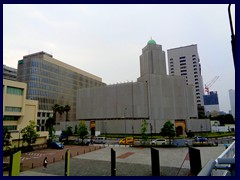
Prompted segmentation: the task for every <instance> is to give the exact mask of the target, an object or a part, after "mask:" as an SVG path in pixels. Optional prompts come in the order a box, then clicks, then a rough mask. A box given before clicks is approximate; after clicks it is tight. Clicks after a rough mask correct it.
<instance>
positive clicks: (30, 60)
mask: <svg viewBox="0 0 240 180" xmlns="http://www.w3.org/2000/svg"><path fill="white" fill-rule="evenodd" d="M17 80H18V81H20V82H25V83H27V86H28V91H27V98H28V99H33V100H38V102H39V111H38V112H39V113H38V120H39V121H38V123H40V125H41V129H44V127H45V122H46V119H47V118H48V116H52V115H51V113H52V107H53V106H54V104H58V105H60V106H66V105H69V106H70V108H71V109H70V111H69V112H68V120H69V121H75V120H76V91H77V89H79V88H83V87H95V86H102V85H104V83H103V82H102V79H101V78H100V77H97V76H95V75H93V74H90V73H88V72H85V71H83V70H81V69H78V68H76V67H73V66H70V65H68V64H66V63H63V62H61V61H59V60H57V59H54V58H53V56H52V55H50V54H48V53H46V52H38V53H34V54H30V55H26V56H24V57H23V59H22V60H19V61H18V73H17ZM57 115H58V116H57V118H56V121H57V125H59V124H60V122H61V121H65V120H66V116H65V114H62V115H59V114H57ZM56 128H57V130H59V128H61V127H58V126H56Z"/></svg>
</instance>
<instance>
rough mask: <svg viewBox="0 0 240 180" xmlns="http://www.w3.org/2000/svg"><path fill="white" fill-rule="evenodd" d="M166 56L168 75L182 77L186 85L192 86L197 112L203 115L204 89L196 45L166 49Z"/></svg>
mask: <svg viewBox="0 0 240 180" xmlns="http://www.w3.org/2000/svg"><path fill="white" fill-rule="evenodd" d="M167 55H168V70H169V75H177V76H183V77H184V78H185V82H186V84H191V85H193V86H194V92H195V98H196V103H197V106H198V111H199V113H201V114H202V113H203V114H204V108H203V107H204V101H203V95H204V88H203V80H202V75H201V64H200V58H199V55H198V50H197V45H196V44H194V45H190V46H184V47H178V48H173V49H168V50H167Z"/></svg>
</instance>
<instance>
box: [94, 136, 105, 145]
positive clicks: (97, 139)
mask: <svg viewBox="0 0 240 180" xmlns="http://www.w3.org/2000/svg"><path fill="white" fill-rule="evenodd" d="M93 143H95V144H106V138H105V137H95V138H94V140H93Z"/></svg>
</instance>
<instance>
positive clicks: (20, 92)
mask: <svg viewBox="0 0 240 180" xmlns="http://www.w3.org/2000/svg"><path fill="white" fill-rule="evenodd" d="M7 94H14V95H19V96H22V95H23V89H20V88H16V87H11V86H8V87H7Z"/></svg>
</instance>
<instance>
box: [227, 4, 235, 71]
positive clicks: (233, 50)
mask: <svg viewBox="0 0 240 180" xmlns="http://www.w3.org/2000/svg"><path fill="white" fill-rule="evenodd" d="M230 7H231V4H229V5H228V17H229V22H230V28H231V38H232V41H231V43H232V53H233V62H234V67H235V60H236V57H235V56H236V49H235V35H234V32H233V24H232V16H231V9H230Z"/></svg>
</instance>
